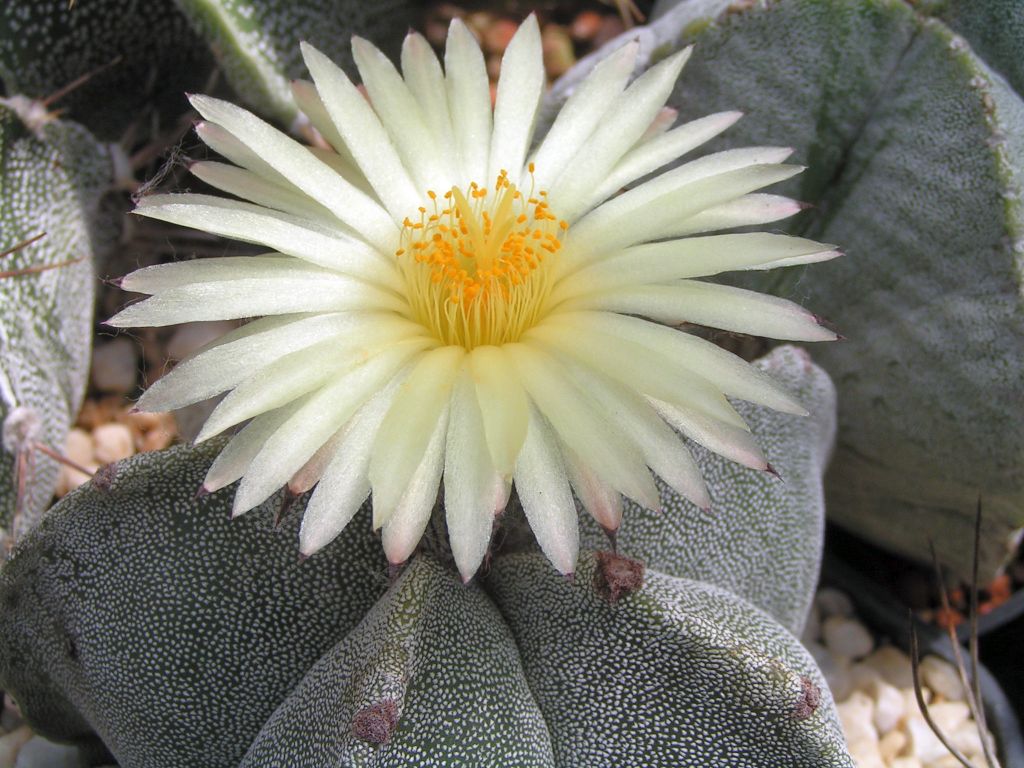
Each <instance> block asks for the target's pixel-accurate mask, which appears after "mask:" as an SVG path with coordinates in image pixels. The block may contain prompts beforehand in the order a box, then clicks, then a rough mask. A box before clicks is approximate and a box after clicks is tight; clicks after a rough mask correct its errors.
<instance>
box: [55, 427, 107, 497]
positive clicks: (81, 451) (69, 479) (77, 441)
mask: <svg viewBox="0 0 1024 768" xmlns="http://www.w3.org/2000/svg"><path fill="white" fill-rule="evenodd" d="M64 455H65V456H67V457H68V458H69V459H71V461H73V462H75V463H76V464H78V465H80V466H82V467H84V468H85V469H88V470H90V471H95V469H96V467H97V466H98V464H97V463H96V457H95V453H94V450H93V442H92V435H90V434H89V433H88V432H86V431H85V430H84V429H78V428H77V427H76V428H75V429H72V430H71V431H70V432H68V436H67V439H66V440H65V441H64ZM88 480H89V475H86V474H84V473H82V472H79V471H78V470H77V469H72V468H71V467H69V466H68V465H67V464H61V465H60V478H59V479H58V480H57V488H56V491H55V493H56V495H57V496H64V495H65V494H67V493H69V492H70V491H73V490H74V489H75V488H77V487H78V486H80V485H82V483H85V482H87V481H88Z"/></svg>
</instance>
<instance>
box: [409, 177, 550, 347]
mask: <svg viewBox="0 0 1024 768" xmlns="http://www.w3.org/2000/svg"><path fill="white" fill-rule="evenodd" d="M530 177H531V189H530V192H529V193H528V194H524V193H523V192H522V191H520V190H519V189H516V186H515V184H512V183H511V182H510V181H509V180H508V173H507V172H506V171H502V172H501V173H500V174H499V175H498V178H497V179H496V180H495V182H494V186H493V187H492V188H490V189H488V188H487V187H481V186H480V185H478V184H477V183H476V182H473V183H472V184H470V185H469V188H468V189H467V190H465V191H464V190H463V189H460V188H459V187H452V188H451V189H450V190H449V191H447V192H445V193H444V196H443V200H439V199H438V195H437V194H436V193H435V192H432V191H430V192H427V196H428V197H429V198H430V203H431V206H432V207H433V210H432V211H431V210H429V209H428V208H426V207H421V208H420V209H419V220H418V221H413V220H412V219H410V218H406V220H405V222H404V226H403V227H402V240H401V247H400V248H399V249H398V250H397V251H396V253H395V255H396V256H397V257H398V261H399V265H400V267H401V269H402V273H403V274H404V276H405V281H406V285H407V286H408V298H409V303H410V305H411V306H412V311H413V314H414V316H415V319H416V320H418V321H419V322H420V323H422V324H423V325H424V326H426V327H427V328H429V329H430V330H431V331H432V332H433V333H434V334H435V335H436V336H437V338H438V339H439V340H440V341H441V342H442V343H444V344H453V345H459V346H462V347H465V348H466V349H473V348H474V347H478V346H482V345H485V344H505V343H508V342H512V341H516V340H517V339H518V338H519V336H520V335H521V334H522V333H523V332H524V331H526V330H527V329H528V328H530V327H531V326H533V325H534V324H535V323H536V322H537V320H538V319H539V317H540V314H541V312H542V310H543V307H544V303H545V299H546V298H547V296H548V293H549V292H550V289H551V269H550V266H549V265H550V264H551V261H552V259H553V258H554V256H555V254H557V253H558V251H559V249H560V248H561V247H562V244H561V242H560V240H559V237H560V236H561V234H562V233H563V232H564V231H565V230H566V229H568V226H569V225H568V224H567V223H566V222H564V221H560V220H559V219H558V217H556V216H555V215H554V214H553V213H552V212H551V210H550V208H549V206H548V203H547V192H545V191H537V192H536V193H535V192H534V190H533V188H532V187H533V185H532V178H533V164H532V163H531V164H530Z"/></svg>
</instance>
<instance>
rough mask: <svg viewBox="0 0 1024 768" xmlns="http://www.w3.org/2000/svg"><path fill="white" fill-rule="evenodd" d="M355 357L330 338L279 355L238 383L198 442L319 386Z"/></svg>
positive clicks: (343, 370)
mask: <svg viewBox="0 0 1024 768" xmlns="http://www.w3.org/2000/svg"><path fill="white" fill-rule="evenodd" d="M355 357H356V356H354V355H353V354H352V353H351V351H350V350H346V349H344V348H337V347H336V345H335V342H334V340H333V339H329V340H328V341H326V342H320V343H319V344H314V345H313V346H311V347H307V348H306V349H302V350H299V351H298V352H292V353H291V354H288V355H284V356H283V357H280V358H278V359H277V360H275V361H274V362H272V363H271V364H270V365H267V366H264V367H263V368H261V369H260V370H259V371H258V372H256V373H255V374H254V375H252V376H249V377H248V378H246V379H243V380H242V381H241V382H239V383H238V384H237V385H235V387H234V389H232V390H231V392H229V393H228V394H227V396H226V397H225V398H224V399H223V400H221V401H220V402H219V403H218V404H217V407H216V408H214V409H213V412H212V413H211V414H210V415H209V417H207V419H206V423H205V424H203V428H202V429H201V430H200V432H199V434H198V435H196V439H195V442H196V443H201V442H203V441H205V440H209V439H210V438H211V437H213V436H214V435H219V434H220V433H221V432H223V431H224V430H225V429H228V428H229V427H233V426H235V425H236V424H240V423H241V422H243V421H245V420H246V419H251V418H252V417H253V416H258V415H259V414H261V413H265V412H267V411H270V410H273V409H275V408H279V407H281V406H283V405H287V404H288V403H290V402H291V401H292V400H295V399H296V398H299V397H302V396H303V395H305V394H306V393H308V392H312V391H313V390H315V389H319V388H320V387H322V386H324V385H326V384H327V383H328V382H330V381H331V380H332V379H337V378H339V377H340V376H343V375H344V374H345V373H346V372H347V371H349V370H351V369H352V368H353V362H354V360H353V358H355Z"/></svg>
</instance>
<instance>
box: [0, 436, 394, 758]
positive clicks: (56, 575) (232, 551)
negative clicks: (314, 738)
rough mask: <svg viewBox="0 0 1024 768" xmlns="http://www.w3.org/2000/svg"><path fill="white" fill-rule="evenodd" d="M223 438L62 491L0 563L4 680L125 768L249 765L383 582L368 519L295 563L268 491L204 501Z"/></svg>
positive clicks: (40, 722)
mask: <svg viewBox="0 0 1024 768" xmlns="http://www.w3.org/2000/svg"><path fill="white" fill-rule="evenodd" d="M222 445H223V442H222V441H215V442H214V444H212V445H209V446H204V447H202V448H199V449H188V448H184V447H180V448H172V449H170V450H168V451H165V452H162V453H160V454H142V455H140V456H137V457H134V458H133V459H131V460H130V461H126V462H122V463H121V464H119V465H118V466H117V471H116V475H115V476H114V479H113V483H112V485H111V487H110V488H109V490H100V489H99V488H97V487H96V485H95V482H93V483H90V484H87V485H86V486H83V487H82V488H81V489H79V490H77V491H75V492H73V493H72V494H70V495H68V496H67V497H65V498H64V499H63V500H62V501H61V502H60V503H59V504H58V505H57V506H56V507H55V508H54V509H53V510H52V512H51V513H50V514H49V515H48V516H47V517H46V519H45V520H44V521H43V523H42V524H41V525H40V526H39V527H38V528H37V529H36V530H35V531H33V532H32V534H30V536H29V537H28V538H26V540H25V541H24V542H23V544H22V546H21V547H20V548H19V550H18V551H17V552H16V553H15V555H14V557H13V559H12V560H11V561H10V562H8V563H7V564H6V565H5V566H4V569H3V570H2V571H0V606H2V618H0V681H2V682H0V687H2V688H3V689H4V690H7V691H11V692H12V693H13V694H14V696H15V697H16V698H17V700H18V701H19V703H20V704H21V707H22V711H23V712H24V713H25V715H26V717H27V718H28V720H29V722H30V723H31V724H32V725H33V727H34V728H35V729H36V730H37V731H39V732H40V733H42V734H44V735H46V736H48V737H50V738H54V739H70V738H76V737H78V738H80V737H82V736H83V735H84V733H85V732H86V731H85V729H86V726H85V723H88V726H90V727H91V728H92V729H94V730H95V731H96V732H97V733H98V734H99V735H100V737H101V738H102V739H103V740H104V742H106V744H107V746H108V747H109V748H110V750H111V751H112V752H113V753H114V755H115V756H116V757H117V758H118V761H119V762H120V763H121V764H122V765H124V766H153V767H154V768H157V767H159V768H172V766H196V765H202V766H206V767H208V768H214V766H236V765H237V764H238V761H239V759H241V757H242V755H243V754H244V752H245V749H246V747H247V746H248V745H249V742H250V741H251V740H252V739H253V737H255V735H256V733H257V732H258V730H259V728H260V726H261V725H262V724H263V722H264V721H265V720H266V719H267V717H269V716H270V714H271V712H273V710H274V707H275V706H276V705H277V704H278V703H279V702H280V701H281V700H282V699H283V698H284V696H285V694H286V693H287V692H288V691H290V690H292V688H293V687H294V686H295V685H296V684H297V683H298V682H299V680H300V679H301V678H302V675H303V674H304V673H305V672H306V671H307V670H308V669H309V667H310V666H311V665H312V664H313V662H315V661H316V659H317V658H319V657H320V655H321V654H323V653H324V652H325V651H326V650H327V649H329V648H330V647H332V646H333V645H334V644H335V643H336V642H338V641H339V640H340V639H341V638H343V637H344V636H345V635H346V634H347V633H348V632H349V630H351V629H352V628H353V627H354V626H355V625H356V624H357V623H358V622H359V621H360V619H361V618H362V617H363V615H364V614H365V613H366V612H367V611H368V610H369V609H370V608H371V607H372V606H373V604H374V602H375V601H376V600H377V599H378V597H379V596H380V595H381V594H383V592H384V591H385V590H386V588H387V583H386V579H385V578H384V576H383V573H384V563H385V561H384V558H383V555H382V553H381V550H380V544H379V543H378V542H377V541H376V540H375V538H374V537H373V536H371V535H369V533H368V529H369V518H368V516H367V515H365V514H364V515H362V516H360V517H358V518H356V519H355V520H354V521H353V522H352V523H351V524H350V526H349V527H348V528H347V529H346V531H345V532H344V533H343V534H342V535H341V536H340V537H339V538H338V540H336V541H335V542H334V543H332V544H331V545H330V547H329V549H328V550H325V551H324V553H323V555H322V556H321V557H318V558H315V559H312V560H309V561H307V562H304V563H300V562H299V557H298V552H297V547H296V537H297V521H296V520H294V519H292V520H291V521H290V522H286V523H285V524H283V525H282V526H281V528H280V529H274V527H273V525H272V522H271V514H270V508H271V507H272V506H273V503H272V502H268V503H267V504H265V505H264V506H263V507H262V508H261V509H259V510H256V511H255V512H253V513H251V514H249V515H247V516H245V517H243V518H242V519H239V520H234V521H232V520H230V519H229V512H230V502H231V493H230V492H222V493H220V494H215V495H213V496H210V497H207V498H206V499H204V500H201V501H198V502H197V501H196V500H195V493H196V489H197V488H198V487H199V485H200V483H201V482H202V479H203V475H204V473H205V469H206V467H207V466H208V465H209V463H210V462H211V461H212V459H213V457H214V456H215V455H216V454H217V451H218V450H219V449H220V447H221V446H222Z"/></svg>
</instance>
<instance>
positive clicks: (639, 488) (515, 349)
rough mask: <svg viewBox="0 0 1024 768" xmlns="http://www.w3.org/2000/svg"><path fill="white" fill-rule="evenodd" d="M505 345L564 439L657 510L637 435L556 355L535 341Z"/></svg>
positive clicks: (600, 472) (618, 486) (609, 480)
mask: <svg viewBox="0 0 1024 768" xmlns="http://www.w3.org/2000/svg"><path fill="white" fill-rule="evenodd" d="M505 349H506V350H507V351H508V354H509V356H510V357H511V358H512V360H513V361H514V362H515V365H516V368H517V369H518V370H519V371H520V372H521V375H522V380H523V385H524V386H525V388H526V391H527V392H528V393H529V395H530V399H531V400H532V401H533V402H534V403H535V404H536V406H537V408H538V409H539V410H540V412H541V413H542V414H543V415H544V417H545V418H546V419H547V421H548V422H549V423H550V424H551V426H552V427H553V428H554V430H555V432H556V433H557V435H558V438H559V440H561V441H562V442H563V443H565V444H566V445H567V446H569V448H571V449H572V450H573V452H575V454H576V455H577V456H578V457H579V458H580V461H581V462H583V463H584V464H586V465H587V466H589V467H591V468H592V469H593V471H594V472H596V473H597V474H598V475H599V476H600V477H601V479H602V480H604V481H605V482H607V483H608V484H609V485H611V486H612V487H613V488H615V490H617V491H618V492H619V493H621V494H623V495H624V496H627V497H629V498H631V499H633V500H634V501H636V502H637V503H639V504H642V505H643V506H645V507H648V508H650V509H657V508H658V507H659V506H660V499H659V497H658V491H657V488H656V487H655V485H654V480H653V479H652V478H651V474H650V472H648V471H647V467H646V465H645V463H644V460H643V457H642V454H641V451H640V449H639V448H638V446H637V445H636V444H635V443H634V441H633V440H632V438H631V437H630V436H629V435H627V434H625V433H623V432H622V431H621V430H619V429H616V428H615V426H613V425H612V424H611V423H610V422H609V420H608V417H607V415H606V414H605V413H603V412H602V411H601V410H600V408H599V407H598V406H597V405H596V404H595V403H594V402H593V400H592V398H591V396H590V394H589V393H588V392H586V391H585V390H584V389H582V388H580V387H578V386H576V384H575V383H574V382H572V381H570V380H569V378H568V377H567V376H566V375H565V374H564V369H562V367H561V365H560V364H559V363H558V362H557V360H556V359H555V358H553V357H551V356H550V355H548V354H547V353H546V352H544V351H542V349H540V348H538V347H536V346H534V345H527V344H509V345H507V346H506V347H505Z"/></svg>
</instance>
